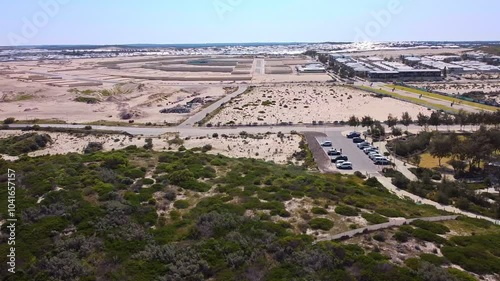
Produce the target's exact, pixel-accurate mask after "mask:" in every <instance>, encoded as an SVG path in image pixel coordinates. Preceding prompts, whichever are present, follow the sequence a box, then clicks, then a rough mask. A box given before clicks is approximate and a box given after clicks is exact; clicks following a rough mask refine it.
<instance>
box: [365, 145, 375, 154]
mask: <svg viewBox="0 0 500 281" xmlns="http://www.w3.org/2000/svg"><path fill="white" fill-rule="evenodd" d="M363 152H364V153H365V154H368V153H370V152H378V148H376V147H373V146H369V147H366V148H363Z"/></svg>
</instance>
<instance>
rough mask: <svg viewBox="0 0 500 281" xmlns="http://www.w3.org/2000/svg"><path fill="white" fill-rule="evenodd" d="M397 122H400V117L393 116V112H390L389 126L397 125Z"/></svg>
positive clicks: (388, 117)
mask: <svg viewBox="0 0 500 281" xmlns="http://www.w3.org/2000/svg"><path fill="white" fill-rule="evenodd" d="M396 124H398V118H397V117H393V116H392V114H389V116H387V126H389V128H391V127H393V126H395V125H396Z"/></svg>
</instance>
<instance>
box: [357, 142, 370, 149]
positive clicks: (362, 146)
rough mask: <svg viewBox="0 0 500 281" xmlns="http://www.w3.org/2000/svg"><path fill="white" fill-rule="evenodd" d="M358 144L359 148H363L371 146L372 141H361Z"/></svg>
mask: <svg viewBox="0 0 500 281" xmlns="http://www.w3.org/2000/svg"><path fill="white" fill-rule="evenodd" d="M356 146H357V147H358V148H359V149H363V148H366V147H369V146H370V143H369V142H366V141H365V142H360V143H358V144H356Z"/></svg>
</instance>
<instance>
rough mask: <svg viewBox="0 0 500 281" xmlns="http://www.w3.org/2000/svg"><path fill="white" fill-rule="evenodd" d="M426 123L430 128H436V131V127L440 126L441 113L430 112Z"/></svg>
mask: <svg viewBox="0 0 500 281" xmlns="http://www.w3.org/2000/svg"><path fill="white" fill-rule="evenodd" d="M427 122H428V124H429V125H431V126H436V131H437V129H438V126H439V125H440V124H441V113H440V112H439V111H434V112H432V113H431V116H430V117H429V120H428V121H427Z"/></svg>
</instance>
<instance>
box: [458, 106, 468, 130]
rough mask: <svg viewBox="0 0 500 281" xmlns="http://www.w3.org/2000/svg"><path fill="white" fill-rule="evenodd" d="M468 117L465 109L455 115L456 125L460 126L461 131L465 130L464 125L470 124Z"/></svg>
mask: <svg viewBox="0 0 500 281" xmlns="http://www.w3.org/2000/svg"><path fill="white" fill-rule="evenodd" d="M468 115H469V114H468V113H467V112H466V111H465V110H463V109H460V110H459V111H458V113H457V114H456V115H455V124H459V125H460V130H462V129H463V126H464V125H467V124H468V120H469V118H468Z"/></svg>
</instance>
